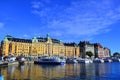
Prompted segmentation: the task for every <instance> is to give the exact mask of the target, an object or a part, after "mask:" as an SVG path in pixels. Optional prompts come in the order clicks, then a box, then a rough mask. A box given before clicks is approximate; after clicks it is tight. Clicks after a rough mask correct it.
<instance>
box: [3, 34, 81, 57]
mask: <svg viewBox="0 0 120 80" xmlns="http://www.w3.org/2000/svg"><path fill="white" fill-rule="evenodd" d="M1 53H2V55H3V56H9V55H14V56H19V55H21V54H22V55H24V56H26V57H28V56H33V57H39V56H42V55H46V56H51V55H58V56H66V57H73V56H76V57H78V56H79V55H80V51H79V46H78V45H77V44H75V43H63V42H62V41H61V40H57V39H53V38H50V35H49V34H47V36H46V37H45V38H43V37H34V38H32V39H21V38H15V37H12V36H10V35H7V36H5V38H4V39H3V40H2V42H1Z"/></svg>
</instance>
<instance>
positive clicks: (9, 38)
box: [7, 37, 32, 43]
mask: <svg viewBox="0 0 120 80" xmlns="http://www.w3.org/2000/svg"><path fill="white" fill-rule="evenodd" d="M7 39H8V40H9V41H13V42H23V43H32V40H31V39H21V38H14V37H7Z"/></svg>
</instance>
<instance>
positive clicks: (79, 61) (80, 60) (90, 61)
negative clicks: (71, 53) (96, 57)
mask: <svg viewBox="0 0 120 80" xmlns="http://www.w3.org/2000/svg"><path fill="white" fill-rule="evenodd" d="M78 63H93V61H92V60H91V59H79V60H78Z"/></svg>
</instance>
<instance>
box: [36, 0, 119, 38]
mask: <svg viewBox="0 0 120 80" xmlns="http://www.w3.org/2000/svg"><path fill="white" fill-rule="evenodd" d="M51 1H52V0H51ZM114 5H115V4H114V2H113V0H92V1H90V0H83V1H79V0H78V1H73V2H71V4H70V5H69V6H65V7H64V5H59V4H57V6H56V5H55V6H56V7H51V8H50V7H49V6H48V7H45V8H42V9H41V10H37V9H35V11H36V12H35V13H36V14H38V15H39V16H40V17H41V18H43V19H46V24H47V25H46V26H47V28H48V29H50V33H52V34H53V33H54V34H57V35H56V36H62V35H65V36H68V35H72V36H73V35H75V36H77V37H79V36H94V35H97V34H101V33H103V32H109V31H110V27H109V26H110V25H111V24H113V23H115V22H116V21H117V20H119V19H120V6H116V7H115V6H114ZM47 28H46V29H47Z"/></svg>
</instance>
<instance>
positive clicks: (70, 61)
mask: <svg viewBox="0 0 120 80" xmlns="http://www.w3.org/2000/svg"><path fill="white" fill-rule="evenodd" d="M77 62H78V61H77V59H76V58H67V59H66V63H68V64H69V63H77Z"/></svg>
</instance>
